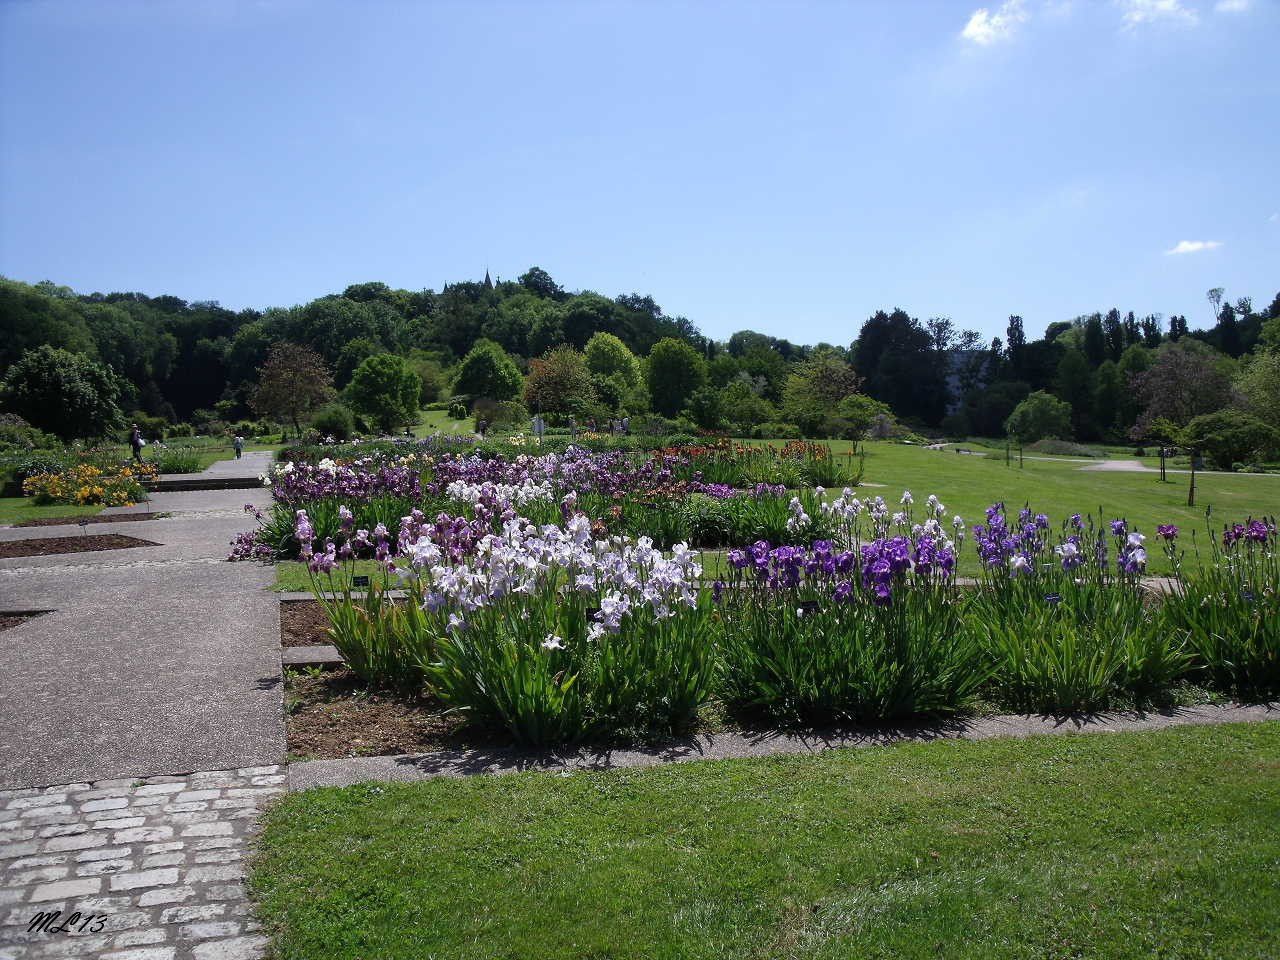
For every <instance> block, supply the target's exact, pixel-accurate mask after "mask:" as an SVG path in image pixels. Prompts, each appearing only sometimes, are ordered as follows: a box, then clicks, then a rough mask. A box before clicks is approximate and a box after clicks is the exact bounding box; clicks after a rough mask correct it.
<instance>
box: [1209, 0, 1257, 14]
mask: <svg viewBox="0 0 1280 960" xmlns="http://www.w3.org/2000/svg"><path fill="white" fill-rule="evenodd" d="M1249 4H1250V0H1218V2H1217V3H1215V4H1214V5H1213V9H1214V11H1215V12H1216V13H1244V12H1245V11H1246V10H1248V9H1249Z"/></svg>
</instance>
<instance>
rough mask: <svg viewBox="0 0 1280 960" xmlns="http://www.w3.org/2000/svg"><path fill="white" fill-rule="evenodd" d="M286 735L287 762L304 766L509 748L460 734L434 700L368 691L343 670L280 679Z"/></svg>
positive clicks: (456, 722) (454, 718) (458, 723)
mask: <svg viewBox="0 0 1280 960" xmlns="http://www.w3.org/2000/svg"><path fill="white" fill-rule="evenodd" d="M285 732H286V735H287V737H288V741H289V756H290V757H294V758H306V759H309V760H331V759H336V758H339V757H370V756H379V755H385V754H392V753H424V752H427V751H431V750H440V749H444V748H457V747H463V746H466V747H476V746H482V745H484V746H494V745H497V744H505V743H509V742H510V740H509V738H503V737H501V736H498V735H495V736H494V737H493V738H492V739H487V738H486V736H485V734H483V733H482V732H478V731H475V730H468V731H465V732H464V731H463V723H462V720H461V719H460V718H459V717H458V715H457V714H448V713H445V710H444V707H443V706H442V705H441V704H440V703H439V702H438V701H435V700H431V699H417V698H413V697H409V696H405V695H398V694H395V693H391V692H382V691H371V690H369V689H368V688H367V687H365V686H364V685H363V684H362V683H361V682H360V679H359V678H358V677H357V676H356V675H355V674H354V673H353V672H351V671H350V670H348V669H346V668H345V667H344V668H341V669H338V670H329V671H325V672H324V673H319V674H311V673H303V672H299V671H294V670H290V671H286V673H285Z"/></svg>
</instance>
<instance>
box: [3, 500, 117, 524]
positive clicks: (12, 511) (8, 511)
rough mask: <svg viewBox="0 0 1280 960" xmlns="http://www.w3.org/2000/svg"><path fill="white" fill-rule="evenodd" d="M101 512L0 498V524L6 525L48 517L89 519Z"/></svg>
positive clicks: (99, 510)
mask: <svg viewBox="0 0 1280 960" xmlns="http://www.w3.org/2000/svg"><path fill="white" fill-rule="evenodd" d="M101 512H102V507H100V506H94V507H76V506H68V505H67V504H65V503H51V504H48V505H46V506H38V505H37V504H35V503H34V502H32V500H31V498H30V497H0V524H6V525H8V524H14V523H22V522H24V521H26V520H44V519H46V518H48V517H91V516H93V515H94V514H95V513H101Z"/></svg>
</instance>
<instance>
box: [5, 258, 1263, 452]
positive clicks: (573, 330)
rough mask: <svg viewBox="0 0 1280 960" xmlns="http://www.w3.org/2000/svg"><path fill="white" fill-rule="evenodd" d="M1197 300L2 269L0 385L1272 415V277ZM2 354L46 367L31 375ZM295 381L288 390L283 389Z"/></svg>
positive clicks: (194, 394) (230, 418) (1050, 426)
mask: <svg viewBox="0 0 1280 960" xmlns="http://www.w3.org/2000/svg"><path fill="white" fill-rule="evenodd" d="M1206 307H1207V309H1205V310H1202V311H1201V312H1202V314H1205V315H1207V317H1208V318H1211V319H1212V322H1211V323H1209V324H1207V325H1206V326H1204V327H1203V328H1200V329H1193V328H1192V324H1191V322H1190V321H1189V320H1188V319H1187V317H1186V316H1185V315H1181V314H1175V315H1172V316H1170V317H1169V318H1168V320H1167V321H1166V320H1165V319H1164V318H1163V317H1162V316H1161V315H1159V314H1150V313H1149V314H1145V315H1141V316H1139V315H1137V314H1135V313H1134V312H1132V311H1130V312H1127V313H1122V312H1121V311H1120V310H1119V309H1111V310H1108V311H1105V312H1098V313H1094V314H1091V315H1085V316H1079V317H1076V318H1074V319H1071V320H1065V321H1057V322H1053V323H1050V324H1049V325H1048V326H1047V327H1046V329H1045V330H1044V333H1043V335H1042V336H1040V337H1038V338H1032V337H1029V336H1028V334H1027V332H1026V330H1025V327H1024V323H1023V319H1022V318H1021V317H1019V316H1011V317H1009V319H1008V322H1007V324H1006V329H1005V336H1004V337H1003V338H995V339H993V340H991V341H986V340H985V339H984V338H983V337H982V336H981V335H980V334H978V333H976V332H975V331H972V330H957V329H956V328H955V326H954V324H953V323H952V322H951V321H950V320H949V319H947V318H929V319H926V320H924V321H921V320H919V319H918V318H915V317H912V316H911V315H910V314H908V313H907V312H906V311H905V310H902V309H900V308H895V309H893V310H879V311H876V312H875V313H874V314H872V315H871V316H870V317H868V318H867V319H866V320H865V321H864V322H863V323H862V324H861V326H860V328H859V329H858V331H857V334H856V336H855V337H854V338H853V339H852V340H851V341H850V342H849V343H848V345H842V344H827V343H821V344H816V345H802V344H796V343H792V342H791V341H789V340H786V339H783V338H778V337H773V336H770V335H768V334H764V333H759V332H755V331H751V330H743V331H739V332H737V333H735V334H733V335H732V336H730V337H729V338H728V339H727V340H724V341H716V340H712V339H710V338H708V337H706V336H704V335H703V334H702V333H701V332H700V331H699V330H698V329H697V327H695V326H694V324H693V323H691V322H690V321H689V320H688V319H686V318H684V317H672V316H668V315H666V314H665V313H664V312H663V310H662V309H661V307H659V306H658V304H657V303H656V302H654V300H653V298H652V297H649V296H642V295H640V294H635V293H632V294H623V295H620V296H616V297H612V298H610V297H606V296H603V295H601V294H599V293H595V292H592V291H579V292H569V291H566V290H565V289H564V288H562V287H561V286H560V285H559V284H558V283H556V282H555V281H554V280H553V279H552V277H551V276H550V275H549V274H547V272H546V271H544V270H542V269H540V268H538V267H533V268H531V269H530V270H528V271H527V272H525V273H524V274H523V275H521V276H520V277H519V279H518V280H515V281H503V282H498V283H493V282H492V281H491V280H490V279H489V277H488V276H486V277H485V279H484V280H483V281H478V282H477V281H467V282H461V283H455V284H448V285H446V286H445V287H444V288H443V289H442V290H440V291H439V292H436V291H432V290H420V291H410V290H402V289H393V288H391V287H389V286H387V285H386V284H384V283H376V282H375V283H363V284H356V285H352V286H349V287H347V288H346V289H345V290H343V291H342V293H338V294H330V295H327V296H323V297H319V298H317V299H315V300H312V301H311V302H309V303H306V304H302V305H298V306H292V307H272V308H268V309H265V310H261V311H259V310H241V311H232V310H228V309H226V308H223V307H221V306H220V305H219V304H218V303H217V302H213V301H193V302H188V301H185V300H182V299H179V298H178V297H174V296H159V297H148V296H145V295H143V294H140V293H110V294H101V293H92V294H78V293H76V292H75V291H73V290H71V289H69V288H67V287H60V286H57V285H55V284H53V283H51V282H48V281H46V282H43V283H37V284H27V283H22V282H19V281H16V280H8V279H0V331H2V332H3V333H4V334H5V336H3V337H0V375H2V376H3V378H4V382H5V384H6V386H5V387H4V388H3V391H0V402H2V403H4V405H5V407H6V408H7V409H9V410H10V411H11V412H14V413H19V414H22V415H24V416H26V415H27V413H31V414H33V415H34V416H35V417H36V418H37V419H39V418H40V417H41V416H42V413H41V408H42V406H44V405H46V404H47V403H48V401H49V390H50V389H55V390H61V391H63V392H65V393H68V394H75V393H76V391H77V390H80V391H88V392H93V391H94V390H97V389H107V390H108V392H110V391H111V390H114V391H115V396H114V402H115V404H116V406H117V407H118V409H119V410H121V411H125V412H129V413H133V412H135V411H136V412H137V413H138V414H141V415H146V416H149V417H153V418H161V419H163V420H164V421H167V422H169V423H177V422H180V421H190V422H196V423H198V424H202V425H207V424H209V423H213V422H224V423H225V422H234V421H235V420H237V419H239V418H244V417H248V416H250V415H253V414H261V413H264V412H267V413H270V414H272V415H273V418H274V419H276V420H277V421H279V422H286V423H287V422H290V421H291V420H293V421H297V420H298V419H299V417H309V416H313V415H314V414H315V413H316V410H317V408H318V407H319V406H321V405H322V404H325V403H333V402H339V403H340V404H341V405H342V406H344V407H346V408H348V410H349V411H351V412H354V413H355V414H357V415H359V416H363V417H364V419H365V420H366V421H367V423H369V424H370V425H371V426H376V427H378V428H381V429H388V428H391V427H394V426H398V425H402V424H403V422H406V421H408V420H410V419H411V418H412V417H413V416H414V415H416V412H417V408H418V407H419V406H427V405H429V404H432V403H449V404H450V405H451V406H453V407H454V409H455V411H461V412H465V413H470V412H473V411H475V410H476V408H477V405H479V408H480V410H481V412H482V413H483V415H484V416H486V417H488V416H492V417H497V418H502V417H504V416H505V417H510V418H512V419H515V418H520V417H524V416H527V415H528V414H529V413H531V412H532V413H541V414H545V415H548V416H550V417H552V418H555V417H568V416H574V417H577V418H580V419H582V420H587V419H592V420H600V419H608V418H611V417H621V416H640V415H655V416H660V417H663V418H668V419H670V420H673V421H678V422H679V423H680V424H681V425H683V426H687V427H690V428H692V427H696V428H699V429H705V430H725V431H729V432H732V433H735V434H737V435H753V434H754V435H760V436H789V435H805V436H818V437H822V436H829V437H842V436H860V435H865V433H866V432H868V430H892V429H895V428H896V425H898V424H901V425H902V427H903V428H904V429H914V430H924V431H942V432H945V433H947V434H950V435H955V436H965V435H982V436H1000V435H1003V434H1005V433H1006V431H1008V430H1010V429H1013V428H1016V429H1017V430H1018V431H1019V432H1020V433H1022V434H1027V435H1029V434H1032V433H1036V432H1043V430H1049V431H1050V432H1051V433H1052V435H1054V436H1058V437H1060V438H1061V439H1076V440H1082V441H1091V440H1109V441H1120V440H1125V439H1128V438H1133V437H1139V436H1141V435H1143V434H1144V432H1148V431H1149V430H1150V428H1151V425H1152V424H1153V423H1155V422H1157V421H1164V422H1171V423H1175V424H1177V425H1185V424H1186V423H1188V422H1190V420H1192V419H1194V418H1195V417H1197V416H1201V415H1203V414H1206V413H1212V412H1216V411H1219V410H1221V409H1224V408H1231V409H1235V410H1238V411H1241V412H1243V413H1247V414H1249V415H1253V416H1258V417H1264V418H1265V417H1266V415H1267V413H1268V411H1270V414H1271V416H1272V417H1274V414H1275V413H1276V412H1280V396H1277V394H1276V386H1275V380H1276V377H1275V372H1274V366H1275V360H1274V356H1275V354H1276V353H1277V351H1278V349H1280V346H1278V345H1280V322H1278V321H1280V294H1278V295H1277V296H1276V298H1275V299H1273V300H1272V301H1271V303H1270V304H1269V306H1267V307H1266V308H1264V309H1260V310H1259V309H1255V308H1254V306H1253V303H1252V301H1251V300H1249V299H1248V298H1240V299H1237V300H1235V301H1234V302H1232V301H1231V300H1229V299H1228V298H1227V297H1226V295H1225V291H1223V290H1221V289H1215V290H1211V291H1209V293H1208V296H1207V302H1206ZM51 351H65V352H66V353H65V354H64V353H51ZM68 354H69V355H73V356H75V357H77V358H79V359H77V360H76V361H75V362H71V361H68V360H67V359H66V356H67V355H68ZM291 363H292V365H293V367H294V368H295V369H293V370H292V371H291V372H289V373H288V374H287V375H286V371H285V369H284V368H287V367H289V365H290V364H291ZM86 364H89V365H90V366H86ZM28 368H29V369H28ZM23 371H27V372H25V373H24V372H23ZM264 373H266V374H270V376H268V377H267V378H266V379H265V380H264ZM15 374H22V377H26V378H27V379H31V378H32V377H33V376H35V377H43V378H45V379H50V378H52V380H53V381H55V383H54V386H53V387H48V388H41V389H37V388H36V387H34V386H33V385H32V384H30V383H28V384H26V386H25V387H24V386H23V385H22V384H21V383H17V382H16V381H15ZM273 377H274V378H276V386H275V388H272V378H273ZM104 378H105V379H104ZM17 379H18V380H20V379H22V378H21V377H18V378H17ZM303 382H306V383H313V382H314V383H318V384H319V386H318V387H317V389H315V390H314V391H306V390H301V388H300V387H299V386H298V385H299V384H300V383H303ZM104 383H105V384H106V387H105V388H104V387H103V384H104ZM280 383H284V384H286V386H284V387H280ZM95 384H96V386H95ZM289 384H291V385H292V386H289ZM290 395H292V396H293V397H294V399H295V403H294V405H293V406H294V409H292V410H288V409H286V408H287V407H288V406H289V404H288V403H286V402H285V400H283V399H281V398H282V397H283V398H287V397H289V396H290ZM272 397H275V398H276V399H275V400H274V401H273V400H272ZM1044 397H1047V398H1050V399H1052V400H1053V401H1054V405H1053V406H1052V407H1051V408H1050V407H1048V406H1046V402H1045V400H1044V399H1042V398H1044ZM24 398H25V399H24ZM1028 401H1031V407H1032V408H1033V411H1032V412H1035V411H1037V410H1038V411H1040V413H1045V412H1046V411H1048V412H1049V413H1051V414H1052V416H1048V419H1046V417H1045V416H1028V415H1026V408H1025V407H1024V410H1023V414H1024V415H1022V416H1020V417H1018V418H1014V414H1015V412H1016V411H1018V410H1019V407H1020V406H1023V405H1025V404H1026V403H1027V402H1028ZM299 403H301V404H302V407H301V408H299V406H298V404H299ZM64 406H65V404H64ZM83 406H84V409H85V410H86V411H87V412H86V414H85V415H84V416H83V417H80V418H79V419H80V421H82V422H79V423H76V424H74V425H73V424H61V425H59V424H55V423H49V424H47V425H46V428H47V429H51V430H53V431H54V432H59V433H62V434H64V435H65V434H68V433H70V434H73V435H74V434H76V433H77V432H78V431H79V432H81V433H83V432H84V431H87V430H91V427H92V425H93V424H94V423H103V421H104V420H110V418H111V415H110V411H109V410H106V411H105V412H104V410H103V409H101V408H100V407H95V406H94V404H92V403H86V404H84V405H83ZM23 411H26V413H24V412H23ZM1064 411H1065V419H1064V416H1063V412H1064ZM64 412H65V411H64ZM43 415H44V416H46V417H53V415H52V414H51V413H48V412H47V411H46V412H45V413H44V414H43ZM1011 418H1013V419H1012V420H1011ZM55 419H56V418H55ZM86 420H87V421H88V424H87V425H86V424H85V423H84V422H83V421H86ZM32 422H33V423H34V422H35V421H34V420H33V421H32ZM37 425H40V424H37ZM104 425H105V424H104Z"/></svg>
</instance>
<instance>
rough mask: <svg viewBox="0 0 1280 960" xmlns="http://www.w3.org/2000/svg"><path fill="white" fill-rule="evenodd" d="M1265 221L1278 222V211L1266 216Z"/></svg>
mask: <svg viewBox="0 0 1280 960" xmlns="http://www.w3.org/2000/svg"><path fill="white" fill-rule="evenodd" d="M1267 223H1280V211H1278V212H1276V213H1273V214H1272V215H1271V216H1269V217H1267Z"/></svg>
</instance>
